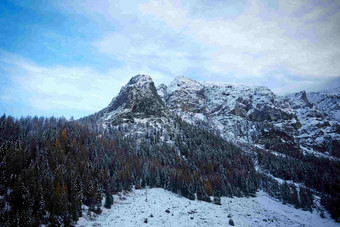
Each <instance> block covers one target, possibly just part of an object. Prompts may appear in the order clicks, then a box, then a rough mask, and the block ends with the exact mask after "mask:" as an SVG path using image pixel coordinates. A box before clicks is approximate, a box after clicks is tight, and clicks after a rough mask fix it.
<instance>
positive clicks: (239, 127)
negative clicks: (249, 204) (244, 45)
mask: <svg viewBox="0 0 340 227" xmlns="http://www.w3.org/2000/svg"><path fill="white" fill-rule="evenodd" d="M339 94H340V89H333V90H331V91H323V92H312V93H308V94H307V93H306V92H305V91H302V92H298V93H295V94H291V95H288V96H279V95H276V94H274V93H273V92H272V91H271V90H270V89H268V88H266V87H263V86H247V85H243V84H232V83H218V82H201V81H195V80H192V79H190V78H186V77H184V76H178V77H176V78H175V79H174V81H172V82H171V83H170V84H169V85H168V86H166V85H164V84H161V85H159V86H158V87H157V89H156V88H155V85H154V82H153V81H152V79H151V77H150V76H147V75H137V76H134V77H133V78H132V79H131V80H130V81H129V83H128V84H127V85H126V86H124V87H122V89H121V91H120V92H119V94H118V95H117V96H116V97H115V98H113V100H112V101H111V103H110V104H109V106H108V107H107V108H105V109H103V110H102V111H100V112H98V113H97V114H96V118H97V119H98V122H99V124H100V125H101V126H103V127H104V128H108V127H111V126H113V127H114V126H117V125H119V124H126V123H129V124H134V123H141V122H142V123H146V122H148V123H150V124H152V125H154V126H155V127H160V128H162V127H163V126H164V125H165V124H167V128H168V131H172V132H174V129H173V127H172V126H171V124H170V125H169V122H170V121H171V120H172V119H173V118H174V116H176V115H177V116H180V117H181V118H182V119H183V120H184V121H187V122H189V123H192V124H200V125H201V124H204V125H205V126H206V127H207V128H208V129H212V130H215V131H216V132H217V133H218V134H220V135H221V136H222V137H223V138H225V139H226V140H227V141H229V142H233V143H235V144H238V145H240V146H248V147H249V146H250V147H253V146H256V147H260V148H262V149H268V150H270V151H279V150H282V149H285V150H302V151H303V152H304V153H306V152H307V153H313V154H317V155H321V156H324V157H340V154H339V150H340V126H339V118H338V117H339V113H340V107H339V105H340V104H339V99H340V98H339V97H340V95H339ZM162 125H163V126H162Z"/></svg>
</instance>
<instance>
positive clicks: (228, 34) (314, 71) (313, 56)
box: [139, 1, 340, 77]
mask: <svg viewBox="0 0 340 227" xmlns="http://www.w3.org/2000/svg"><path fill="white" fill-rule="evenodd" d="M173 2H174V1H162V2H161V3H159V2H158V1H150V2H149V3H147V4H145V5H142V6H140V7H139V8H140V9H141V11H142V13H143V14H144V15H152V16H153V17H154V18H156V19H158V20H161V21H163V22H164V23H166V24H167V26H168V27H169V28H171V29H173V30H178V29H183V30H184V32H185V33H186V34H187V35H188V36H190V37H191V38H192V39H193V40H196V41H198V42H200V43H201V44H202V45H204V46H207V47H209V51H207V52H205V53H204V54H206V55H207V56H209V58H210V59H209V62H210V70H212V71H214V72H221V73H222V72H223V71H225V72H226V71H233V72H235V73H237V74H248V75H253V76H262V75H264V74H266V73H267V72H269V71H271V70H279V69H284V70H286V71H288V72H289V73H291V74H295V75H302V76H312V77H336V76H339V71H340V66H339V64H337V62H338V60H340V49H339V48H337V47H338V46H340V41H339V40H340V39H339V37H337V39H336V38H335V37H334V35H333V36H332V34H334V33H335V32H336V31H339V28H337V26H338V21H339V17H340V12H334V11H332V10H333V9H334V7H335V6H337V7H339V6H340V5H339V4H336V3H334V4H328V3H326V4H324V5H318V4H316V3H314V2H311V1H305V2H302V1H301V2H298V3H297V2H296V1H282V2H280V3H279V4H280V9H279V10H273V9H270V8H268V7H267V6H266V5H265V4H263V3H261V2H258V1H250V2H249V5H248V7H247V8H246V9H245V10H244V11H243V13H242V14H240V15H239V16H237V17H234V18H232V19H224V18H215V19H214V20H207V19H205V18H204V17H201V18H197V17H191V16H190V13H189V12H190V10H189V8H181V6H180V4H176V5H175V4H173ZM308 5H317V6H318V7H321V8H318V7H308ZM182 7H183V6H182ZM305 8H306V9H305ZM172 12H176V13H172ZM321 16H324V17H326V19H324V20H321V19H320V17H321ZM313 19H314V21H313ZM325 34H327V36H326V35H325Z"/></svg>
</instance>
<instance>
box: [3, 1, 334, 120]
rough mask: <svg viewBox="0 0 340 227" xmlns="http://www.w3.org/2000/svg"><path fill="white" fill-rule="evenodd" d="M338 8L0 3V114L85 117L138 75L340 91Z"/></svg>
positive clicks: (317, 4)
mask: <svg viewBox="0 0 340 227" xmlns="http://www.w3.org/2000/svg"><path fill="white" fill-rule="evenodd" d="M339 24H340V1H338V0H334V1H326V0H323V1H313V0H308V1H304V0H299V1H296V0H282V1H281V0H277V1H275V0H263V1H246V0H237V1H224V0H192V1H177V0H164V1H155V0H151V1H146V0H139V1H129V0H123V1H119V0H112V1H110V0H96V1H93V0H83V1H80V0H79V1H75V0H68V1H63V0H58V1H45V0H43V1H39V0H37V1H20V0H18V1H16V0H11V1H7V0H2V1H1V2H0V114H1V115H2V114H3V113H5V114H6V115H12V116H15V117H20V116H26V115H33V116H34V115H37V116H65V117H66V118H70V117H71V116H74V117H75V118H79V117H83V116H86V115H89V114H92V113H94V112H97V111H99V110H101V109H102V108H104V107H106V106H107V105H108V104H109V102H110V101H111V99H112V98H113V97H114V96H116V95H117V94H118V92H119V90H120V88H121V87H122V86H123V85H125V84H126V83H127V82H128V81H129V79H130V78H131V77H132V76H134V75H136V74H147V75H150V76H151V77H152V78H153V80H154V82H155V84H156V85H158V84H161V83H164V84H169V83H170V82H171V81H172V80H173V79H174V78H175V77H176V76H179V75H184V76H186V77H189V78H192V79H195V80H199V81H221V82H232V83H243V84H249V85H262V86H267V87H269V88H270V89H272V91H273V92H275V93H276V94H278V95H285V94H289V93H292V92H296V91H300V90H307V91H316V90H320V89H323V88H325V87H329V86H331V87H337V86H340V64H339V63H340V26H339Z"/></svg>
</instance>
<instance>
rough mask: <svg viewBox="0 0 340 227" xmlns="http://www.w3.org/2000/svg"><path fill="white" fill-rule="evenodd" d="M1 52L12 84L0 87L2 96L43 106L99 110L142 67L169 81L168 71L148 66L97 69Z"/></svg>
mask: <svg viewBox="0 0 340 227" xmlns="http://www.w3.org/2000/svg"><path fill="white" fill-rule="evenodd" d="M1 53H2V57H1V58H0V66H6V72H7V74H8V75H9V76H10V79H11V85H10V86H8V87H6V89H5V90H3V91H1V93H0V100H2V102H8V103H10V102H14V101H18V102H22V103H25V104H26V105H30V106H32V107H33V108H36V109H40V110H50V109H59V110H62V109H68V110H72V109H73V110H80V111H87V112H90V113H91V112H95V111H99V110H101V109H102V108H104V107H106V106H107V105H108V104H109V102H110V101H111V99H112V98H113V97H114V96H116V95H117V94H118V92H119V90H120V88H121V87H122V86H124V85H125V84H126V83H127V82H128V81H129V79H130V78H131V77H132V76H134V75H136V74H138V73H143V71H147V72H152V73H154V75H155V76H154V77H153V78H154V80H155V82H156V83H160V82H163V81H169V78H167V76H166V75H164V74H160V73H158V72H154V71H152V70H150V69H148V68H145V67H141V68H139V69H133V68H130V67H127V66H123V67H121V68H117V69H111V70H108V71H107V72H105V73H98V72H96V71H94V70H93V69H91V68H87V67H64V66H60V65H56V66H39V65H37V64H36V63H33V62H30V61H29V60H27V59H24V58H21V57H18V56H16V55H13V54H10V53H6V52H1ZM27 94H29V95H27Z"/></svg>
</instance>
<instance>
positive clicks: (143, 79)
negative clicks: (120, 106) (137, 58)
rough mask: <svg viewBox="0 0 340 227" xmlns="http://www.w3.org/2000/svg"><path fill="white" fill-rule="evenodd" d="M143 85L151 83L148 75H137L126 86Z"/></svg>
mask: <svg viewBox="0 0 340 227" xmlns="http://www.w3.org/2000/svg"><path fill="white" fill-rule="evenodd" d="M144 83H153V80H152V78H151V77H150V76H149V75H142V74H138V75H136V76H134V77H132V78H131V79H130V81H129V82H128V84H127V85H133V84H144Z"/></svg>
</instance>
